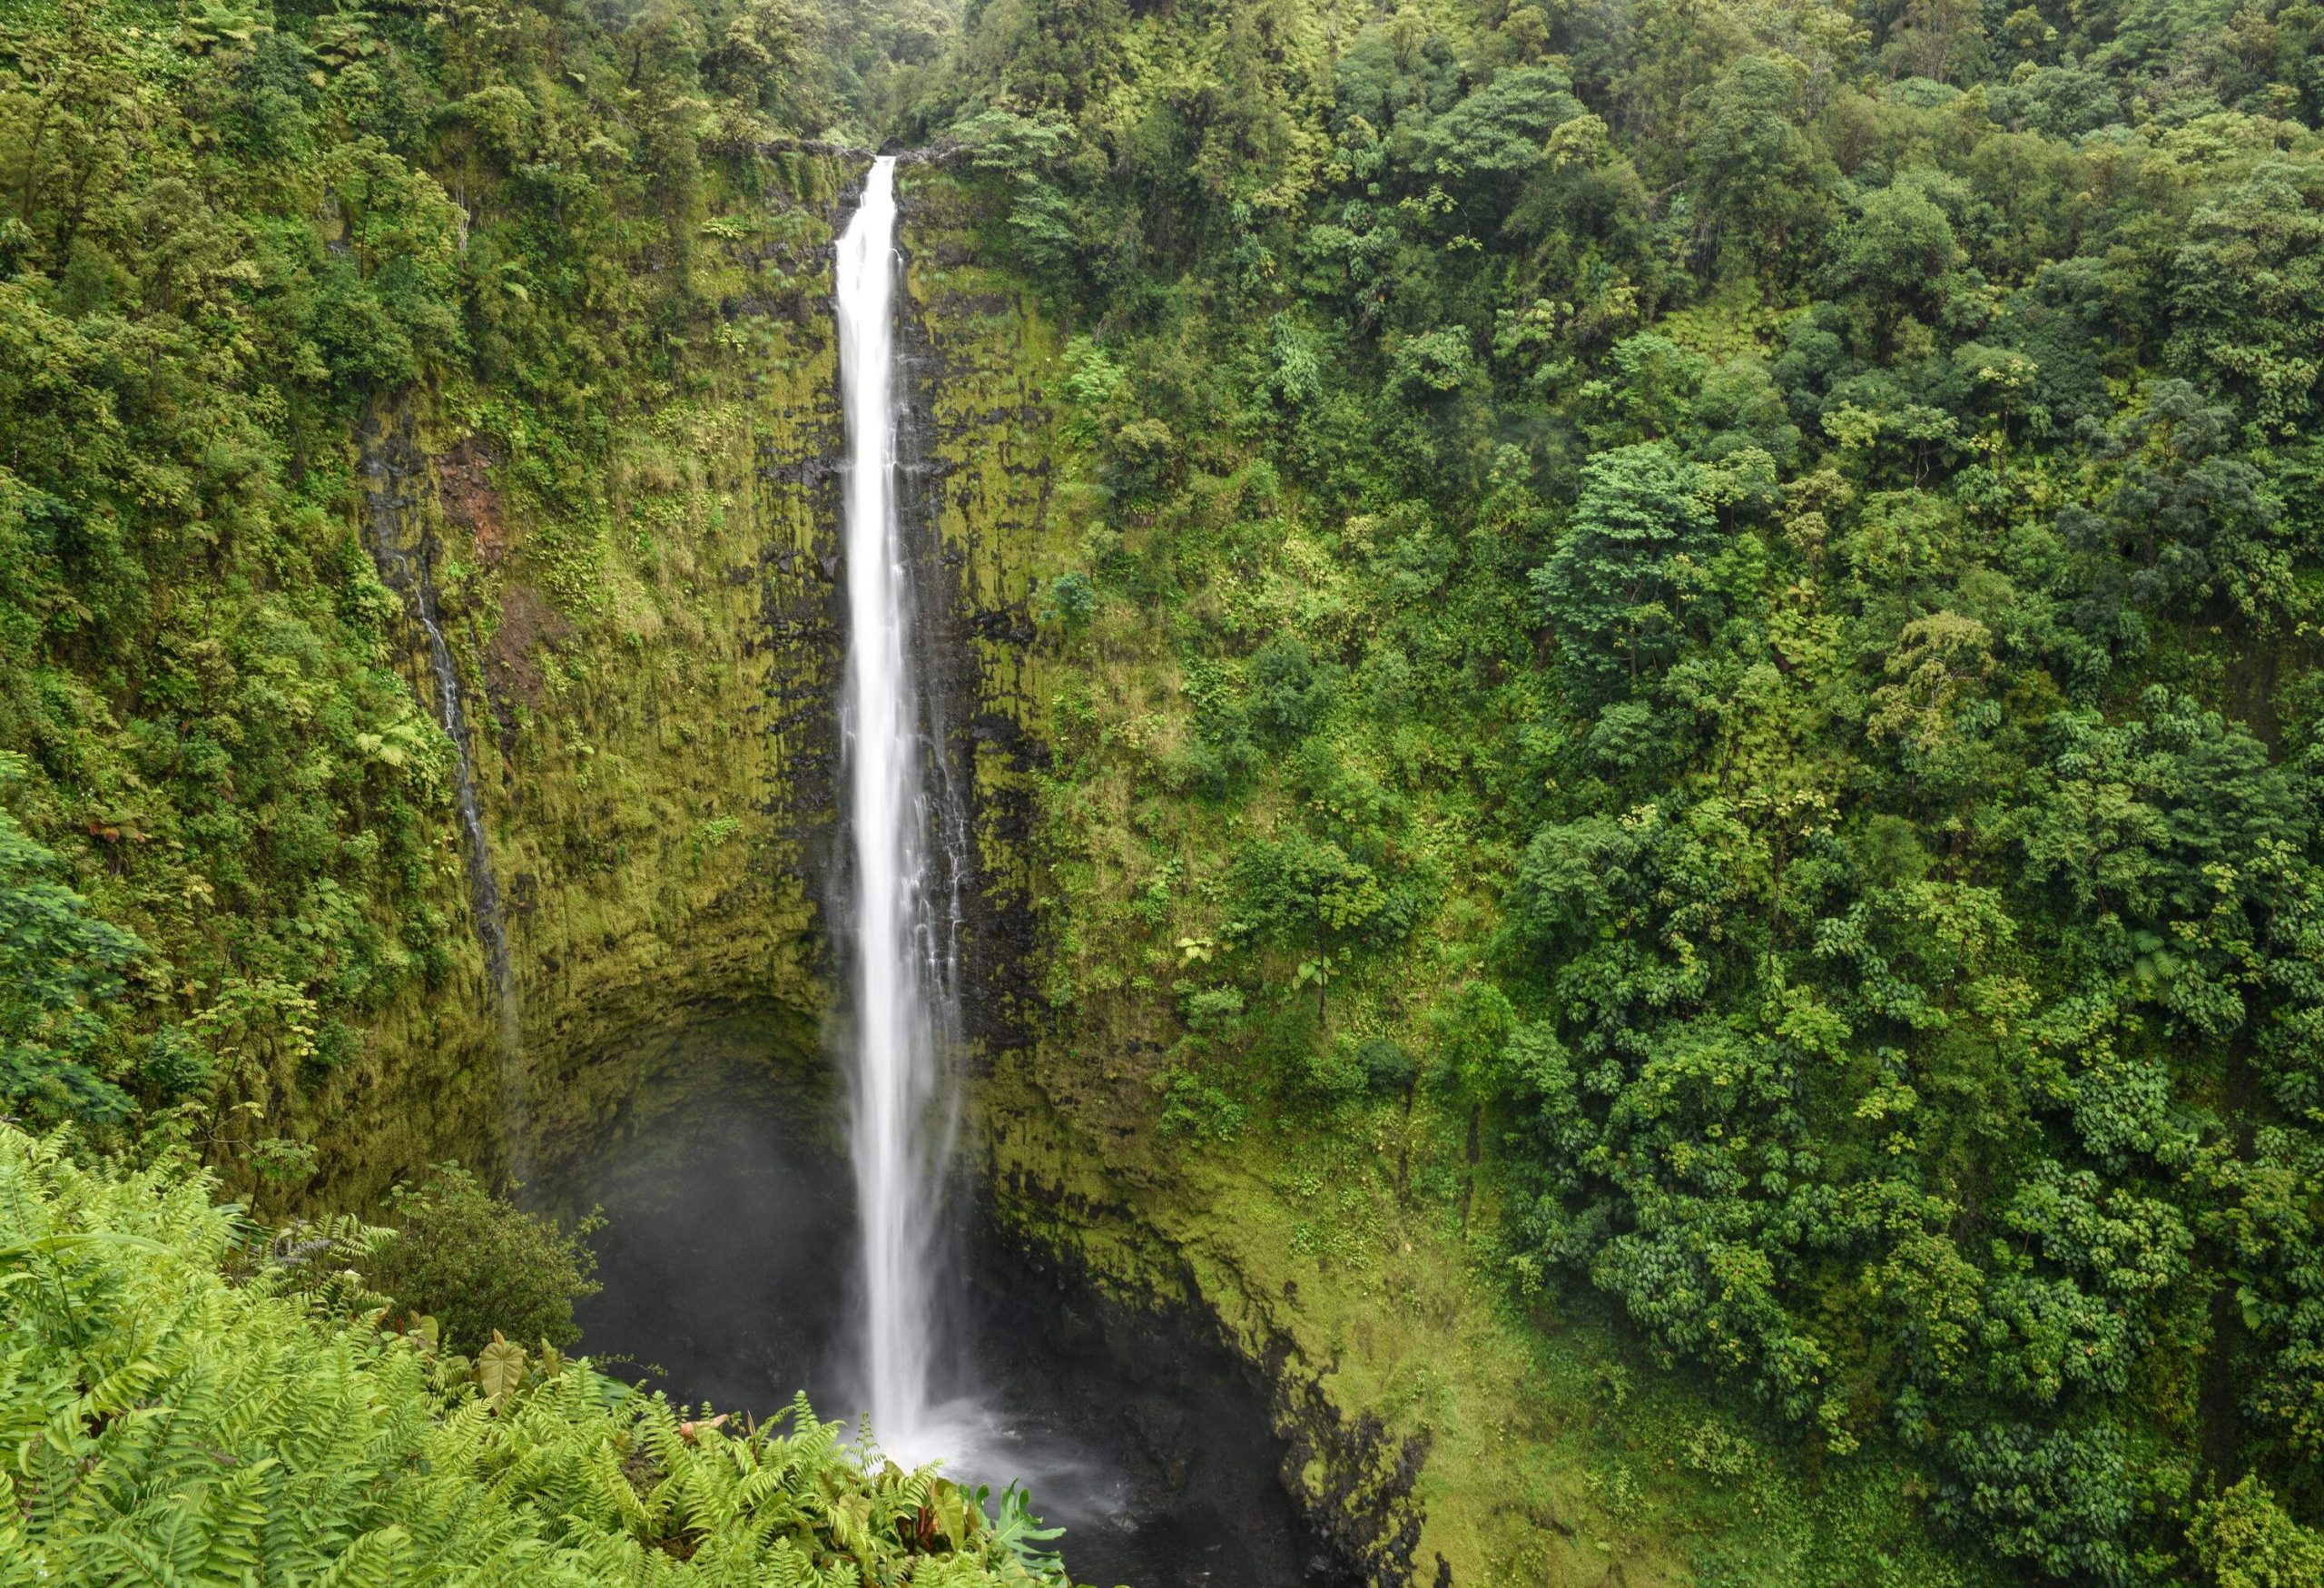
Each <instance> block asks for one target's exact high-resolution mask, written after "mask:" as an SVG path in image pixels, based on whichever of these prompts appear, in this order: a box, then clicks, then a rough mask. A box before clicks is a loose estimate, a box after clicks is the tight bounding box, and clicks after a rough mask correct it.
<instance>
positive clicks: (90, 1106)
mask: <svg viewBox="0 0 2324 1588" xmlns="http://www.w3.org/2000/svg"><path fill="white" fill-rule="evenodd" d="M22 775H23V762H22V761H21V759H20V758H16V757H12V756H5V755H0V786H5V784H6V783H9V782H14V781H15V779H16V778H17V777H20V776H22ZM63 870H64V866H63V863H62V862H60V861H59V860H58V859H57V857H56V855H55V853H54V852H53V851H51V850H49V849H47V848H46V847H44V846H43V845H42V844H40V843H35V842H34V840H33V839H32V838H31V837H29V836H28V835H27V834H26V833H25V830H24V829H23V828H22V827H21V826H19V825H18V824H17V823H16V819H15V817H14V816H11V815H10V814H8V813H7V812H5V811H0V1099H5V1101H6V1102H7V1104H8V1106H9V1107H10V1108H11V1109H12V1110H22V1111H23V1112H24V1113H25V1115H26V1116H28V1117H29V1118H31V1119H36V1120H40V1121H43V1122H51V1121H54V1120H58V1119H89V1120H94V1121H98V1122H109V1121H113V1120H118V1119H122V1118H123V1117H124V1116H126V1115H127V1114H128V1112H129V1111H130V1108H131V1100H130V1098H129V1096H128V1094H127V1093H126V1092H124V1091H123V1090H122V1089H121V1087H120V1086H119V1085H118V1084H116V1083H115V1082H114V1081H113V1080H111V1079H109V1078H108V1077H107V1076H106V1075H105V1073H104V1072H103V1069H102V1068H101V1064H102V1058H101V1055H102V1052H103V1045H104V1043H105V1041H106V1040H107V1038H108V1037H109V1036H110V1035H111V1033H112V1031H113V1024H114V1021H115V1019H116V1017H117V1015H118V1013H119V1012H120V1011H119V1008H118V1000H119V999H120V998H121V996H122V994H123V991H126V987H127V983H126V981H124V980H123V972H126V971H128V970H129V969H130V968H131V967H132V966H133V965H135V964H136V963H138V962H140V961H142V960H143V959H144V958H145V957H146V952H147V951H146V948H145V945H144V944H143V942H139V941H138V940H137V938H136V937H134V936H133V935H132V934H131V933H129V932H123V930H122V929H121V928H119V927H117V926H115V925H113V923H112V922H107V921H104V920H102V919H100V918H99V917H98V916H97V915H96V913H95V912H94V911H92V910H91V909H90V908H89V902H88V901H87V900H86V899H84V898H83V897H82V896H81V895H80V894H79V893H76V892H74V890H73V889H72V888H71V887H69V886H67V885H66V884H64V883H61V882H59V881H57V880H56V879H57V877H58V875H59V874H60V873H62V872H63Z"/></svg>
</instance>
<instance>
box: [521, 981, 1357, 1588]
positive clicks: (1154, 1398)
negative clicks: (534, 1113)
mask: <svg viewBox="0 0 2324 1588" xmlns="http://www.w3.org/2000/svg"><path fill="white" fill-rule="evenodd" d="M623 1061H625V1062H635V1066H636V1073H637V1075H638V1078H639V1079H638V1081H637V1083H636V1085H635V1089H634V1090H632V1092H631V1093H630V1095H629V1097H628V1098H627V1099H626V1100H625V1103H624V1104H623V1106H622V1107H621V1109H620V1110H619V1112H618V1114H617V1115H616V1117H615V1119H613V1121H612V1122H611V1124H610V1126H609V1128H607V1129H605V1130H604V1131H602V1132H600V1133H599V1134H598V1135H597V1137H596V1141H595V1143H594V1145H592V1146H591V1147H590V1148H589V1149H587V1150H586V1151H584V1152H581V1153H577V1154H576V1155H574V1156H572V1157H570V1158H568V1159H566V1161H565V1162H563V1163H562V1164H560V1165H558V1166H557V1167H556V1169H554V1171H552V1172H551V1173H549V1174H548V1175H547V1176H546V1177H545V1181H544V1184H543V1186H542V1187H541V1188H540V1189H541V1190H542V1191H543V1192H545V1193H547V1196H546V1198H545V1200H547V1202H549V1203H550V1204H552V1205H556V1206H559V1207H562V1208H567V1209H576V1208H577V1209H586V1208H590V1207H592V1206H598V1207H602V1208H604V1211H605V1217H606V1226H605V1228H603V1229H601V1230H599V1231H598V1232H597V1233H596V1235H595V1236H594V1237H592V1238H591V1245H592V1246H594V1247H595V1248H596V1251H597V1256H598V1264H599V1268H598V1276H597V1277H598V1278H599V1280H600V1281H601V1282H602V1283H603V1285H604V1287H605V1288H604V1290H603V1291H602V1292H601V1293H600V1294H598V1295H596V1296H595V1297H590V1298H589V1299H587V1300H586V1301H584V1302H583V1303H582V1304H581V1305H580V1307H578V1308H577V1309H576V1310H577V1313H578V1316H579V1318H580V1322H581V1326H582V1328H583V1331H584V1337H583V1341H582V1348H583V1349H584V1350H586V1351H588V1352H590V1353H592V1354H593V1355H596V1356H599V1357H600V1358H603V1357H606V1356H615V1357H620V1358H625V1360H622V1361H616V1362H615V1363H612V1364H610V1365H609V1371H611V1372H612V1373H614V1374H615V1376H619V1377H625V1378H630V1379H633V1380H639V1381H643V1382H645V1383H646V1384H647V1385H648V1386H650V1387H654V1388H658V1389H662V1390H664V1391H665V1392H667V1393H668V1395H669V1396H670V1397H671V1398H672V1399H673V1400H674V1401H680V1402H685V1403H700V1402H704V1401H708V1402H710V1403H712V1404H714V1406H716V1407H717V1408H718V1409H719V1410H721V1411H734V1412H743V1411H747V1412H751V1413H753V1414H756V1415H762V1416H763V1415H768V1414H771V1413H774V1412H778V1411H780V1410H782V1409H783V1407H784V1406H787V1405H789V1403H790V1400H791V1397H792V1396H793V1393H794V1392H796V1391H798V1390H800V1389H804V1390H806V1391H807V1393H808V1395H809V1396H810V1397H811V1398H812V1400H813V1402H814V1404H815V1408H816V1411H817V1413H818V1414H819V1415H822V1416H824V1417H827V1418H842V1419H848V1420H852V1418H853V1417H854V1416H855V1415H856V1411H857V1409H858V1403H859V1402H860V1401H861V1399H862V1396H861V1393H860V1391H859V1390H858V1389H857V1388H856V1381H857V1379H858V1378H859V1376H860V1375H859V1374H858V1373H857V1371H856V1368H855V1364H854V1362H853V1360H852V1358H853V1356H855V1354H856V1345H855V1338H856V1334H857V1329H858V1323H857V1317H856V1313H855V1311H854V1309H855V1308H856V1307H858V1306H859V1305H860V1298H859V1297H857V1296H856V1295H855V1294H854V1291H855V1289H856V1287H857V1285H858V1283H859V1282H858V1280H857V1279H856V1277H855V1276H856V1275H857V1273H858V1271H859V1268H860V1264H859V1261H858V1258H857V1253H856V1247H855V1243H856V1241H857V1239H858V1236H857V1224H856V1209H855V1192H854V1180H853V1176H852V1171H851V1170H850V1169H849V1165H848V1161H847V1157H846V1139H845V1129H844V1125H843V1123H842V1117H841V1101H840V1098H839V1081H838V1077H837V1076H836V1075H835V1074H833V1073H832V1071H831V1070H829V1069H828V1068H827V1067H826V1066H825V1065H824V1064H823V1063H822V1062H820V1061H819V1060H818V1059H817V1057H816V1056H815V1055H814V1054H813V1053H812V1052H805V1051H803V1050H801V1048H800V1046H799V1038H798V1034H797V1029H796V1027H795V1025H793V1024H790V1023H786V1022H784V1021H780V1020H776V1019H771V1018H763V1017H754V1016H748V1015H738V1016H733V1017H728V1018H724V1019H719V1020H712V1021H701V1022H698V1023H696V1024H694V1025H691V1026H688V1027H685V1028H684V1029H682V1030H680V1031H676V1032H675V1033H672V1034H670V1035H668V1036H665V1037H662V1038H659V1039H656V1040H655V1041H651V1042H647V1043H644V1044H641V1045H640V1049H639V1050H638V1052H637V1053H635V1055H633V1056H629V1057H628V1058H627V1059H625V1060H623ZM974 1200H975V1198H973V1196H972V1195H970V1196H962V1197H958V1198H955V1202H956V1204H960V1203H968V1204H971V1205H972V1204H973V1202H974ZM961 1223H962V1226H963V1228H961V1229H960V1232H959V1233H960V1241H959V1242H958V1243H957V1245H958V1247H959V1249H960V1253H961V1254H962V1256H961V1266H962V1267H964V1269H965V1272H964V1273H962V1274H960V1275H959V1276H957V1278H958V1280H959V1284H958V1286H957V1288H956V1289H955V1292H954V1293H955V1294H957V1295H960V1296H961V1297H964V1301H965V1305H964V1307H963V1308H962V1311H963V1312H964V1313H965V1316H964V1317H962V1318H961V1319H960V1321H959V1323H958V1324H957V1325H956V1326H955V1328H956V1332H957V1334H958V1335H959V1336H960V1337H959V1338H957V1339H955V1340H951V1341H948V1342H945V1344H946V1346H948V1347H950V1348H949V1349H948V1350H947V1351H944V1352H940V1353H939V1355H940V1357H942V1358H948V1359H949V1362H948V1371H947V1380H948V1382H952V1383H956V1384H959V1385H960V1386H961V1387H964V1388H966V1389H969V1390H971V1391H973V1392H974V1398H975V1401H976V1403H977V1405H978V1406H979V1407H980V1415H981V1416H982V1418H983V1420H984V1425H985V1430H986V1433H985V1436H984V1437H983V1438H982V1439H980V1446H981V1449H980V1453H979V1454H977V1455H972V1456H971V1457H970V1460H969V1461H968V1462H967V1463H966V1464H951V1465H950V1470H952V1475H953V1476H955V1477H956V1478H961V1479H965V1480H967V1481H970V1482H972V1483H985V1484H990V1485H991V1487H992V1489H993V1490H994V1492H995V1493H996V1494H997V1493H998V1492H999V1491H1000V1488H1001V1486H1002V1485H1003V1484H1006V1483H1007V1482H1009V1480H1010V1479H1012V1478H1021V1479H1023V1480H1024V1481H1025V1482H1026V1483H1027V1484H1028V1485H1029V1487H1030V1488H1031V1490H1032V1494H1033V1509H1034V1511H1035V1512H1036V1513H1037V1514H1039V1515H1041V1516H1042V1517H1044V1518H1045V1519H1046V1520H1047V1521H1049V1523H1050V1524H1053V1525H1063V1526H1064V1527H1065V1528H1066V1529H1067V1532H1066V1535H1065V1537H1064V1538H1063V1539H1062V1540H1060V1541H1059V1547H1060V1548H1061V1549H1062V1550H1063V1551H1064V1553H1065V1559H1066V1564H1067V1566H1068V1568H1069V1569H1070V1570H1071V1571H1072V1573H1073V1575H1074V1580H1075V1581H1076V1582H1079V1583H1098V1584H1105V1585H1108V1588H1110V1585H1112V1584H1116V1583H1121V1584H1128V1588H1285V1585H1286V1584H1295V1583H1326V1582H1332V1581H1336V1578H1335V1577H1334V1575H1333V1574H1332V1573H1331V1572H1330V1570H1329V1568H1328V1566H1327V1565H1326V1564H1325V1561H1324V1555H1323V1553H1322V1552H1321V1551H1320V1550H1319V1549H1318V1547H1317V1545H1316V1543H1315V1538H1314V1536H1313V1535H1312V1534H1311V1533H1310V1532H1309V1530H1308V1529H1307V1527H1306V1526H1305V1523H1304V1521H1303V1519H1302V1517H1301V1515H1300V1513H1299V1510H1298V1507H1297V1506H1296V1505H1295V1504H1294V1503H1293V1501H1292V1499H1291V1497H1290V1495H1289V1494H1288V1493H1287V1492H1286V1491H1285V1488H1284V1486H1283V1483H1282V1480H1281V1477H1280V1475H1279V1472H1280V1468H1281V1465H1282V1462H1283V1459H1284V1447H1283V1445H1282V1443H1281V1442H1280V1441H1278V1440H1277V1439H1276V1438H1275V1436H1274V1434H1273V1432H1272V1431H1271V1429H1270V1427H1269V1425H1268V1420H1267V1412H1266V1401H1265V1394H1264V1392H1263V1390H1262V1389H1261V1388H1260V1386H1258V1385H1257V1384H1256V1383H1255V1382H1254V1381H1253V1378H1252V1376H1251V1374H1250V1371H1249V1369H1248V1368H1247V1367H1246V1366H1245V1365H1244V1364H1243V1363H1242V1362H1241V1361H1240V1360H1239V1359H1237V1358H1236V1356H1233V1355H1232V1354H1231V1353H1230V1352H1229V1351H1228V1350H1227V1349H1226V1347H1225V1346H1223V1345H1221V1344H1220V1343H1219V1342H1218V1341H1217V1340H1216V1339H1215V1338H1213V1337H1212V1336H1209V1334H1208V1333H1207V1331H1206V1329H1205V1328H1204V1327H1202V1325H1201V1324H1200V1322H1199V1321H1198V1320H1196V1319H1194V1318H1191V1317H1173V1316H1170V1315H1167V1314H1166V1315H1155V1314H1139V1313H1134V1312H1130V1311H1128V1310H1127V1309H1125V1308H1123V1307H1119V1306H1118V1305H1116V1304H1113V1303H1111V1302H1108V1301H1107V1300H1105V1299H1104V1298H1102V1297H1097V1296H1095V1295H1093V1294H1090V1293H1088V1291H1087V1290H1086V1289H1084V1288H1082V1287H1078V1286H1077V1285H1074V1284H1072V1283H1071V1282H1069V1281H1067V1280H1066V1279H1064V1278H1063V1277H1061V1276H1060V1275H1059V1273H1058V1272H1057V1271H1056V1269H1055V1268H1054V1267H1053V1266H1049V1265H1045V1264H1042V1263H1040V1262H1039V1260H1038V1259H1036V1258H1030V1257H1028V1256H1027V1255H1026V1254H1024V1253H1022V1252H1020V1251H1018V1250H1016V1249H1014V1248H1012V1247H1011V1246H1010V1245H1009V1243H1008V1242H1007V1241H1005V1240H1004V1239H1003V1238H1000V1236H999V1235H998V1234H997V1232H995V1231H994V1230H992V1229H991V1228H990V1227H989V1226H987V1225H986V1224H985V1222H984V1221H982V1220H980V1219H979V1218H977V1217H976V1216H975V1215H974V1213H973V1210H971V1211H970V1213H969V1214H968V1215H967V1216H966V1217H964V1218H962V1220H961ZM955 1375H957V1377H956V1376H955ZM875 1432H876V1430H875Z"/></svg>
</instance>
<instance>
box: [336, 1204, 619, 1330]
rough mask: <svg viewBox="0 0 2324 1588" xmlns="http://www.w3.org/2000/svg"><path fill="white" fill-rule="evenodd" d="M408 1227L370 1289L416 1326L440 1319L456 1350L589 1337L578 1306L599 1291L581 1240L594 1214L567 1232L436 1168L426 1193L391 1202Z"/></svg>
mask: <svg viewBox="0 0 2324 1588" xmlns="http://www.w3.org/2000/svg"><path fill="white" fill-rule="evenodd" d="M388 1199H389V1204H390V1206H392V1207H393V1208H394V1209H395V1213H396V1216H397V1218H398V1220H399V1224H400V1228H398V1229H395V1230H393V1231H391V1232H389V1235H388V1237H387V1238H386V1239H384V1240H383V1241H381V1242H380V1244H379V1248H378V1250H377V1251H375V1252H374V1253H373V1254H372V1256H371V1258H370V1259H369V1263H368V1264H367V1266H366V1270H365V1271H366V1273H367V1274H368V1275H369V1278H370V1281H371V1283H372V1284H374V1285H376V1286H378V1287H379V1288H380V1289H381V1290H383V1291H385V1292H387V1294H388V1295H389V1296H390V1297H394V1298H395V1300H397V1301H398V1302H399V1303H400V1304H401V1305H402V1308H403V1311H404V1312H405V1313H406V1314H408V1315H409V1316H411V1317H421V1316H426V1317H433V1318H435V1319H436V1322H437V1327H438V1329H439V1330H440V1331H441V1337H442V1339H443V1341H444V1343H445V1344H446V1345H447V1346H451V1347H452V1348H453V1349H455V1350H460V1351H475V1350H478V1349H480V1348H482V1346H484V1345H485V1343H486V1342H487V1341H488V1340H490V1339H491V1338H492V1336H493V1332H494V1331H495V1330H497V1331H499V1332H500V1333H501V1334H503V1335H505V1336H507V1337H508V1338H509V1339H512V1340H520V1341H523V1342H525V1343H527V1344H541V1345H547V1346H570V1345H573V1344H575V1343H576V1341H578V1340H579V1339H580V1337H581V1330H580V1328H579V1327H578V1326H577V1325H576V1324H575V1323H574V1321H573V1304H574V1302H575V1301H576V1300H578V1299H579V1298H581V1297H585V1296H595V1295H596V1293H597V1290H598V1288H599V1287H598V1285H597V1283H596V1280H595V1279H593V1278H591V1277H590V1276H591V1275H592V1274H594V1273H596V1267H597V1259H596V1254H595V1253H593V1252H591V1251H590V1249H589V1248H588V1245H587V1243H586V1241H585V1240H584V1239H583V1237H585V1236H586V1235H587V1234H588V1232H589V1231H590V1230H592V1229H594V1228H597V1220H596V1218H595V1216H594V1215H593V1216H592V1217H591V1218H586V1219H584V1220H583V1221H582V1222H581V1224H580V1225H579V1227H578V1228H575V1229H572V1230H561V1229H559V1228H557V1227H556V1224H555V1223H553V1222H552V1221H550V1220H549V1219H547V1218H539V1217H537V1216H536V1215H534V1214H530V1213H527V1212H526V1211H524V1210H523V1209H522V1208H517V1207H516V1206H515V1205H514V1204H512V1203H510V1202H509V1201H508V1200H507V1198H503V1197H497V1196H494V1195H493V1194H492V1193H491V1192H489V1191H487V1190H486V1189H485V1188H484V1187H483V1185H482V1184H481V1183H479V1182H478V1179H477V1178H476V1176H475V1175H473V1174H471V1173H470V1172H469V1171H468V1170H467V1169H462V1168H461V1167H460V1166H459V1165H458V1164H457V1163H443V1164H438V1165H437V1166H436V1168H435V1170H434V1173H433V1174H432V1176H431V1177H430V1178H429V1179H428V1180H427V1181H426V1182H424V1183H423V1184H421V1185H419V1186H412V1185H403V1184H399V1185H398V1186H397V1187H396V1188H395V1189H394V1190H392V1191H390V1192H389V1194H388Z"/></svg>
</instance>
